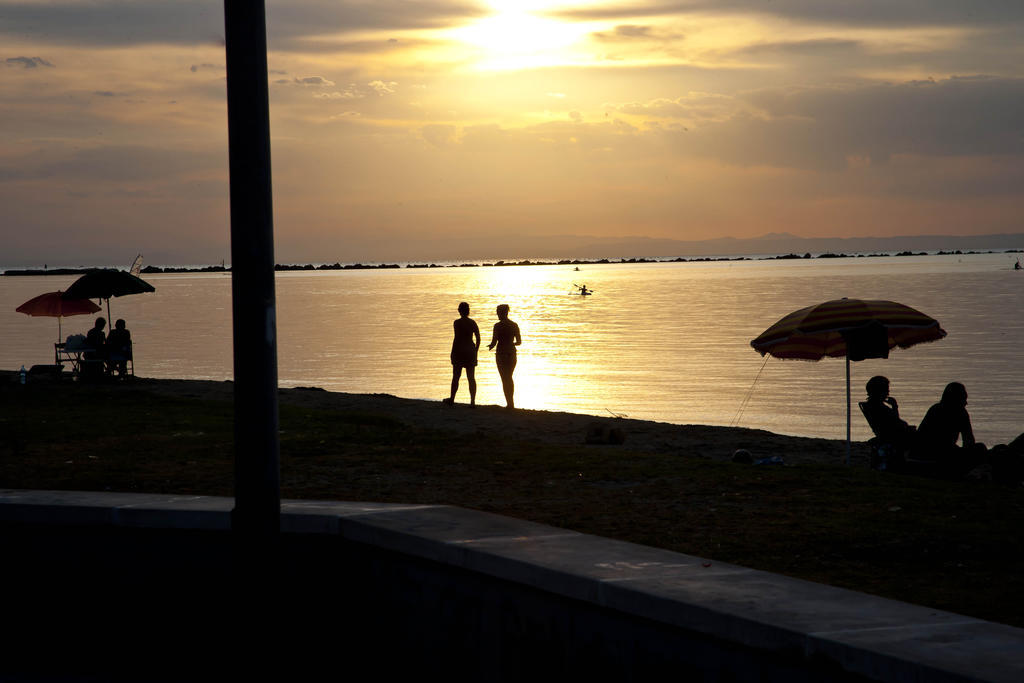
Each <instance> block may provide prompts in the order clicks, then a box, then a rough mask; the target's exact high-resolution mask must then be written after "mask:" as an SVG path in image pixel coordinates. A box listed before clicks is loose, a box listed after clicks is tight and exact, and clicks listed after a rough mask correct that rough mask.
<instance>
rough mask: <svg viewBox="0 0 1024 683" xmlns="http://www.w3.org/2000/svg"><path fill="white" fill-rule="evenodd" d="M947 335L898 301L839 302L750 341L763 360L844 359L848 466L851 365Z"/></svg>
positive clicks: (801, 313)
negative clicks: (772, 357) (766, 357)
mask: <svg viewBox="0 0 1024 683" xmlns="http://www.w3.org/2000/svg"><path fill="white" fill-rule="evenodd" d="M945 336H946V331H945V330H943V329H942V328H941V327H940V326H939V322H938V321H937V320H935V319H934V318H931V317H929V316H927V315H925V314H924V313H922V312H921V311H918V310H917V309H915V308H911V307H910V306H906V305H904V304H900V303H897V302H895V301H881V300H865V299H845V298H844V299H835V300H833V301H826V302H824V303H820V304H815V305H814V306H808V307H807V308H801V309H800V310H797V311H793V312H792V313H790V314H789V315H787V316H785V317H783V318H782V319H781V320H779V321H778V322H777V323H775V324H774V325H772V326H771V327H769V328H768V329H767V330H765V331H764V332H762V333H761V334H760V335H759V336H758V337H757V339H754V340H753V341H751V342H750V345H751V346H752V347H753V348H754V350H755V351H757V352H759V353H760V354H761V355H762V356H764V355H767V354H771V355H772V356H774V357H776V358H787V359H789V358H795V359H799V360H813V361H816V360H821V359H822V358H842V357H845V358H846V462H847V464H849V462H850V361H858V360H864V359H865V358H888V357H889V351H890V350H892V349H893V348H896V347H899V348H901V349H906V348H909V347H911V346H914V345H915V344H920V343H923V342H930V341H936V340H938V339H942V338H943V337H945Z"/></svg>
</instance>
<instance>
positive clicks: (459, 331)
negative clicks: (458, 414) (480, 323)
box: [444, 301, 480, 406]
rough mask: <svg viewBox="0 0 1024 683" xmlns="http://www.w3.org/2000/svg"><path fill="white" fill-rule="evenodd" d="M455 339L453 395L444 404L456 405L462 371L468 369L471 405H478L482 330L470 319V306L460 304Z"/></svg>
mask: <svg viewBox="0 0 1024 683" xmlns="http://www.w3.org/2000/svg"><path fill="white" fill-rule="evenodd" d="M454 326H455V338H454V339H453V340H452V394H451V396H449V397H448V398H446V399H444V403H447V404H448V405H455V392H457V391H458V390H459V378H460V377H462V369H463V368H465V369H466V381H467V382H469V404H470V405H471V406H475V405H476V354H477V351H479V350H480V328H479V327H477V325H476V321H475V320H473V319H472V318H470V317H469V304H467V303H466V302H465V301H463V302H461V303H460V304H459V318H458V319H457V320H456V321H455V323H454Z"/></svg>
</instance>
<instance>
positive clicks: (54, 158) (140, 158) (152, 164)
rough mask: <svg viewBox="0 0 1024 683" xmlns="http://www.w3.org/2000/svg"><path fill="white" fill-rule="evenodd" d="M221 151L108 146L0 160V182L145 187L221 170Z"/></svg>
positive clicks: (223, 162)
mask: <svg viewBox="0 0 1024 683" xmlns="http://www.w3.org/2000/svg"><path fill="white" fill-rule="evenodd" d="M225 164H226V161H225V159H224V158H223V155H222V153H221V150H205V151H197V150H190V149H184V148H162V147H146V146H140V145H108V146H105V147H94V148H90V149H82V150H54V151H51V152H48V153H45V154H34V155H32V156H29V157H24V158H21V159H12V158H6V159H0V182H4V181H7V182H10V181H23V180H46V181H47V182H82V183H103V182H116V183H145V182H150V181H163V180H168V179H172V178H175V177H178V176H181V175H183V174H189V173H200V172H206V171H209V170H210V169H222V168H223V167H224V166H225Z"/></svg>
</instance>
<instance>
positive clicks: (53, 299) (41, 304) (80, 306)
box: [14, 290, 101, 342]
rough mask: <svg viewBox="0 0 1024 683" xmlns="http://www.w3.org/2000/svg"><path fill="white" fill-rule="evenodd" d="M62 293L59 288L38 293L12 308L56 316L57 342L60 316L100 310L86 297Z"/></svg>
mask: <svg viewBox="0 0 1024 683" xmlns="http://www.w3.org/2000/svg"><path fill="white" fill-rule="evenodd" d="M63 295H64V293H63V292H61V291H60V290H58V291H56V292H47V293H46V294H40V295H39V296H37V297H33V298H31V299H29V300H28V301H26V302H25V303H23V304H22V305H20V306H18V307H17V308H16V309H14V310H16V311H17V312H18V313H24V314H25V315H32V316H44V317H47V318H56V319H57V341H58V342H59V341H60V337H61V326H60V320H61V318H63V317H65V316H69V315H86V314H88V313H95V312H97V311H99V310H101V309H100V307H99V306H97V305H96V304H94V303H93V302H91V301H89V300H88V299H65V298H63Z"/></svg>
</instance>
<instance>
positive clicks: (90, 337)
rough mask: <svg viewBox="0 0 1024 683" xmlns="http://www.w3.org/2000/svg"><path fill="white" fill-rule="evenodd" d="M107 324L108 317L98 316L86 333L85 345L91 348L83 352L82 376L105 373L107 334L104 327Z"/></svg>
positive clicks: (93, 376)
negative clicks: (104, 361) (104, 360)
mask: <svg viewBox="0 0 1024 683" xmlns="http://www.w3.org/2000/svg"><path fill="white" fill-rule="evenodd" d="M106 326H107V320H106V318H96V324H95V325H94V326H93V328H92V329H91V330H89V331H88V332H86V334H85V345H86V347H87V348H88V349H89V350H88V351H86V352H85V353H83V354H82V370H81V372H82V377H85V378H95V377H98V376H100V375H102V374H103V357H104V355H105V352H106V345H107V335H106V333H105V332H104V331H103V328H104V327H106Z"/></svg>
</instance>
